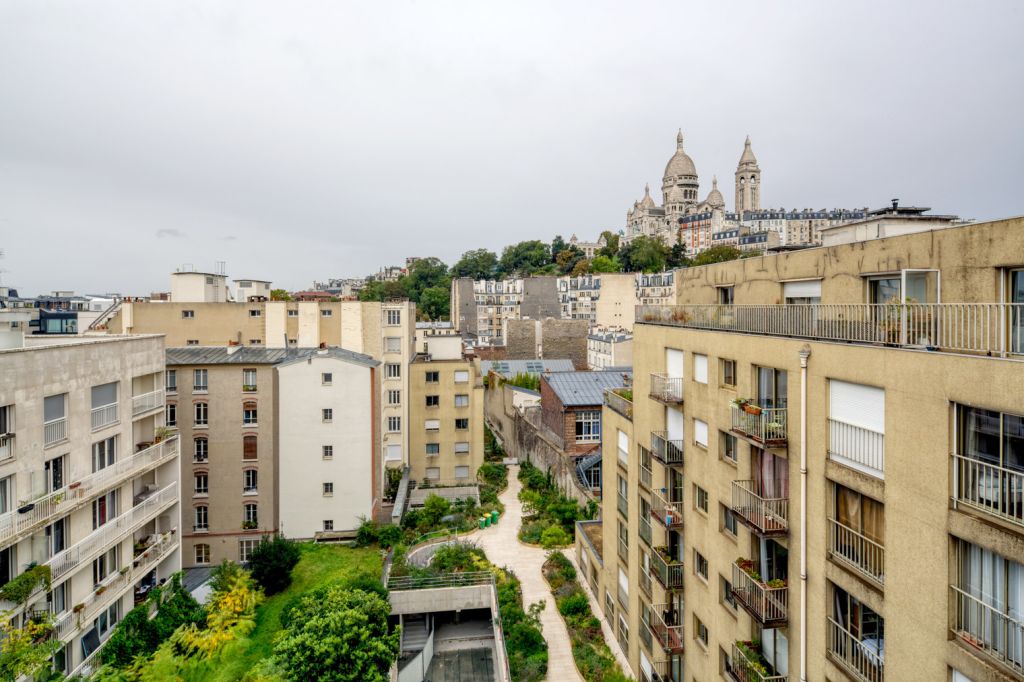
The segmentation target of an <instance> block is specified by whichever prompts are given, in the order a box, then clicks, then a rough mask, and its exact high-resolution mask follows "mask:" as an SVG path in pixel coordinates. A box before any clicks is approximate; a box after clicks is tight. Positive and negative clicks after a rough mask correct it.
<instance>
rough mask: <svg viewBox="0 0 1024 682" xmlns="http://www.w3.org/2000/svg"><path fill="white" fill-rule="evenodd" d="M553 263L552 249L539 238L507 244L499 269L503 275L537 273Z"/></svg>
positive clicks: (502, 253)
mask: <svg viewBox="0 0 1024 682" xmlns="http://www.w3.org/2000/svg"><path fill="white" fill-rule="evenodd" d="M550 264H551V250H550V249H549V248H548V245H547V244H545V243H544V242H542V241H539V240H536V239H534V240H530V241H525V242H519V243H518V244H512V245H510V246H506V247H505V248H504V250H503V251H502V252H501V260H500V261H499V262H498V271H499V274H501V275H502V276H508V275H530V274H535V273H536V272H538V271H539V270H541V268H543V267H544V266H546V265H550Z"/></svg>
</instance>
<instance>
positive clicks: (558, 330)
mask: <svg viewBox="0 0 1024 682" xmlns="http://www.w3.org/2000/svg"><path fill="white" fill-rule="evenodd" d="M505 324H506V329H505V346H506V348H507V349H508V359H509V360H533V359H534V358H568V359H570V360H572V364H573V366H574V367H575V368H576V369H578V370H586V369H587V331H588V327H589V323H588V322H587V321H586V320H559V319H555V318H551V317H549V318H547V319H544V320H541V321H538V320H506V321H505ZM538 350H539V351H540V352H538Z"/></svg>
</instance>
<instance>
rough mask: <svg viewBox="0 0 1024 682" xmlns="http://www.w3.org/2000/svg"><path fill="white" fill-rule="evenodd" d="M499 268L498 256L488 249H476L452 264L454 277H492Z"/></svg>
mask: <svg viewBox="0 0 1024 682" xmlns="http://www.w3.org/2000/svg"><path fill="white" fill-rule="evenodd" d="M497 269H498V256H497V255H496V254H495V253H494V252H493V251H488V250H487V249H474V250H473V251H467V252H466V253H464V254H462V258H460V259H459V261H458V262H457V263H456V264H455V265H453V266H452V269H451V275H452V277H472V278H473V279H490V278H492V277H494V274H495V272H496V271H497Z"/></svg>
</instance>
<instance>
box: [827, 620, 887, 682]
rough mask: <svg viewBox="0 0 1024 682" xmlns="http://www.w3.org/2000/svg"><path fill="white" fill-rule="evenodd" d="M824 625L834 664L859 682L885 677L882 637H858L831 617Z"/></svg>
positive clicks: (870, 681) (868, 681)
mask: <svg viewBox="0 0 1024 682" xmlns="http://www.w3.org/2000/svg"><path fill="white" fill-rule="evenodd" d="M825 627H826V631H827V634H828V642H827V644H826V646H827V647H828V655H829V658H831V659H832V660H833V661H834V662H835V663H836V665H838V666H839V667H840V668H842V669H843V670H845V671H846V672H847V673H849V675H850V676H851V677H853V679H855V680H860V681H861V682H882V680H884V679H885V640H884V639H881V640H880V639H877V638H873V637H872V638H867V639H864V640H861V639H858V638H857V637H855V636H854V635H853V633H851V632H850V631H849V630H847V629H846V628H844V627H843V626H842V625H840V624H839V623H837V622H836V621H834V620H832V619H831V618H829V619H828V623H827V624H826V626H825Z"/></svg>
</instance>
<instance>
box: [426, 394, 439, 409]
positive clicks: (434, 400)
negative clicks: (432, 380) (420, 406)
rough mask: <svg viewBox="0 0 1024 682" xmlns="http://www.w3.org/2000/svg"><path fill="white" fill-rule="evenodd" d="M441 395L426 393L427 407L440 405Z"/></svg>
mask: <svg viewBox="0 0 1024 682" xmlns="http://www.w3.org/2000/svg"><path fill="white" fill-rule="evenodd" d="M440 406H441V396H439V395H428V396H427V407H440Z"/></svg>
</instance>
